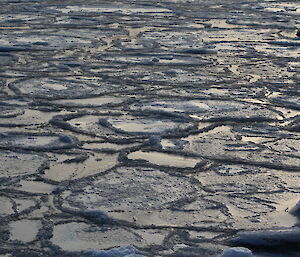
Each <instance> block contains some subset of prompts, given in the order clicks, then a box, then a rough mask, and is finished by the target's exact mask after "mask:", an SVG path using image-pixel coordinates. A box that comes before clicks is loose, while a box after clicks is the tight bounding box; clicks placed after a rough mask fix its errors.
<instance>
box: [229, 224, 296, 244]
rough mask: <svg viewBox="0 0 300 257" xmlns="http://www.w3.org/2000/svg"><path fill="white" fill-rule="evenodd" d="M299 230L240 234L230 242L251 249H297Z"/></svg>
mask: <svg viewBox="0 0 300 257" xmlns="http://www.w3.org/2000/svg"><path fill="white" fill-rule="evenodd" d="M299 233H300V230H299V228H290V229H278V230H261V231H253V232H240V233H239V234H238V236H237V238H235V239H233V240H232V242H234V243H235V244H240V245H248V246H252V247H261V248H264V247H265V248H268V247H291V249H293V248H295V249H299Z"/></svg>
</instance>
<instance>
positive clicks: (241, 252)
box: [219, 247, 253, 257]
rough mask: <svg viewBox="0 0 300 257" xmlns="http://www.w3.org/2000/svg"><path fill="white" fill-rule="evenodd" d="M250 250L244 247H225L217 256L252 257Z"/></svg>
mask: <svg viewBox="0 0 300 257" xmlns="http://www.w3.org/2000/svg"><path fill="white" fill-rule="evenodd" d="M252 256H253V254H252V252H251V251H250V250H249V249H247V248H244V247H232V248H228V249H226V250H225V251H224V252H223V253H222V254H221V255H220V256H219V257H252Z"/></svg>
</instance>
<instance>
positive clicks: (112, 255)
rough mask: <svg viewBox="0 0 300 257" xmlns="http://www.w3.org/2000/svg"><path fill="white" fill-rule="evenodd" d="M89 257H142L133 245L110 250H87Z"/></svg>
mask: <svg viewBox="0 0 300 257" xmlns="http://www.w3.org/2000/svg"><path fill="white" fill-rule="evenodd" d="M85 256H87V257H142V256H144V255H140V254H138V250H137V249H136V248H134V247H133V246H131V245H128V246H122V247H118V248H113V249H110V250H100V251H95V250H93V251H87V252H86V254H85Z"/></svg>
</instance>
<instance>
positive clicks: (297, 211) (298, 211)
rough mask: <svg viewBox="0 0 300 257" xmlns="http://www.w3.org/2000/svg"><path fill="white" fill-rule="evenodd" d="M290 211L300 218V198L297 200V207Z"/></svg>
mask: <svg viewBox="0 0 300 257" xmlns="http://www.w3.org/2000/svg"><path fill="white" fill-rule="evenodd" d="M290 213H291V214H292V215H294V216H297V217H299V218H300V200H299V201H298V202H297V204H296V205H295V207H294V208H292V209H291V211H290Z"/></svg>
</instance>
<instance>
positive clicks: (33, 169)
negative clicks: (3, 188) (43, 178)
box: [0, 151, 47, 177]
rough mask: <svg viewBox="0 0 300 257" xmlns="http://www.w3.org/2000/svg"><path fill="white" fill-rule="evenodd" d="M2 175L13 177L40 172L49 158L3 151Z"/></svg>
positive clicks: (0, 171) (0, 158) (0, 169)
mask: <svg viewBox="0 0 300 257" xmlns="http://www.w3.org/2000/svg"><path fill="white" fill-rule="evenodd" d="M0 160H1V166H0V177H13V176H22V175H30V174H35V173H39V172H41V171H42V170H43V168H44V167H45V164H46V162H47V158H46V157H45V156H43V155H38V154H29V153H16V152H10V151H1V156H0Z"/></svg>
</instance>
